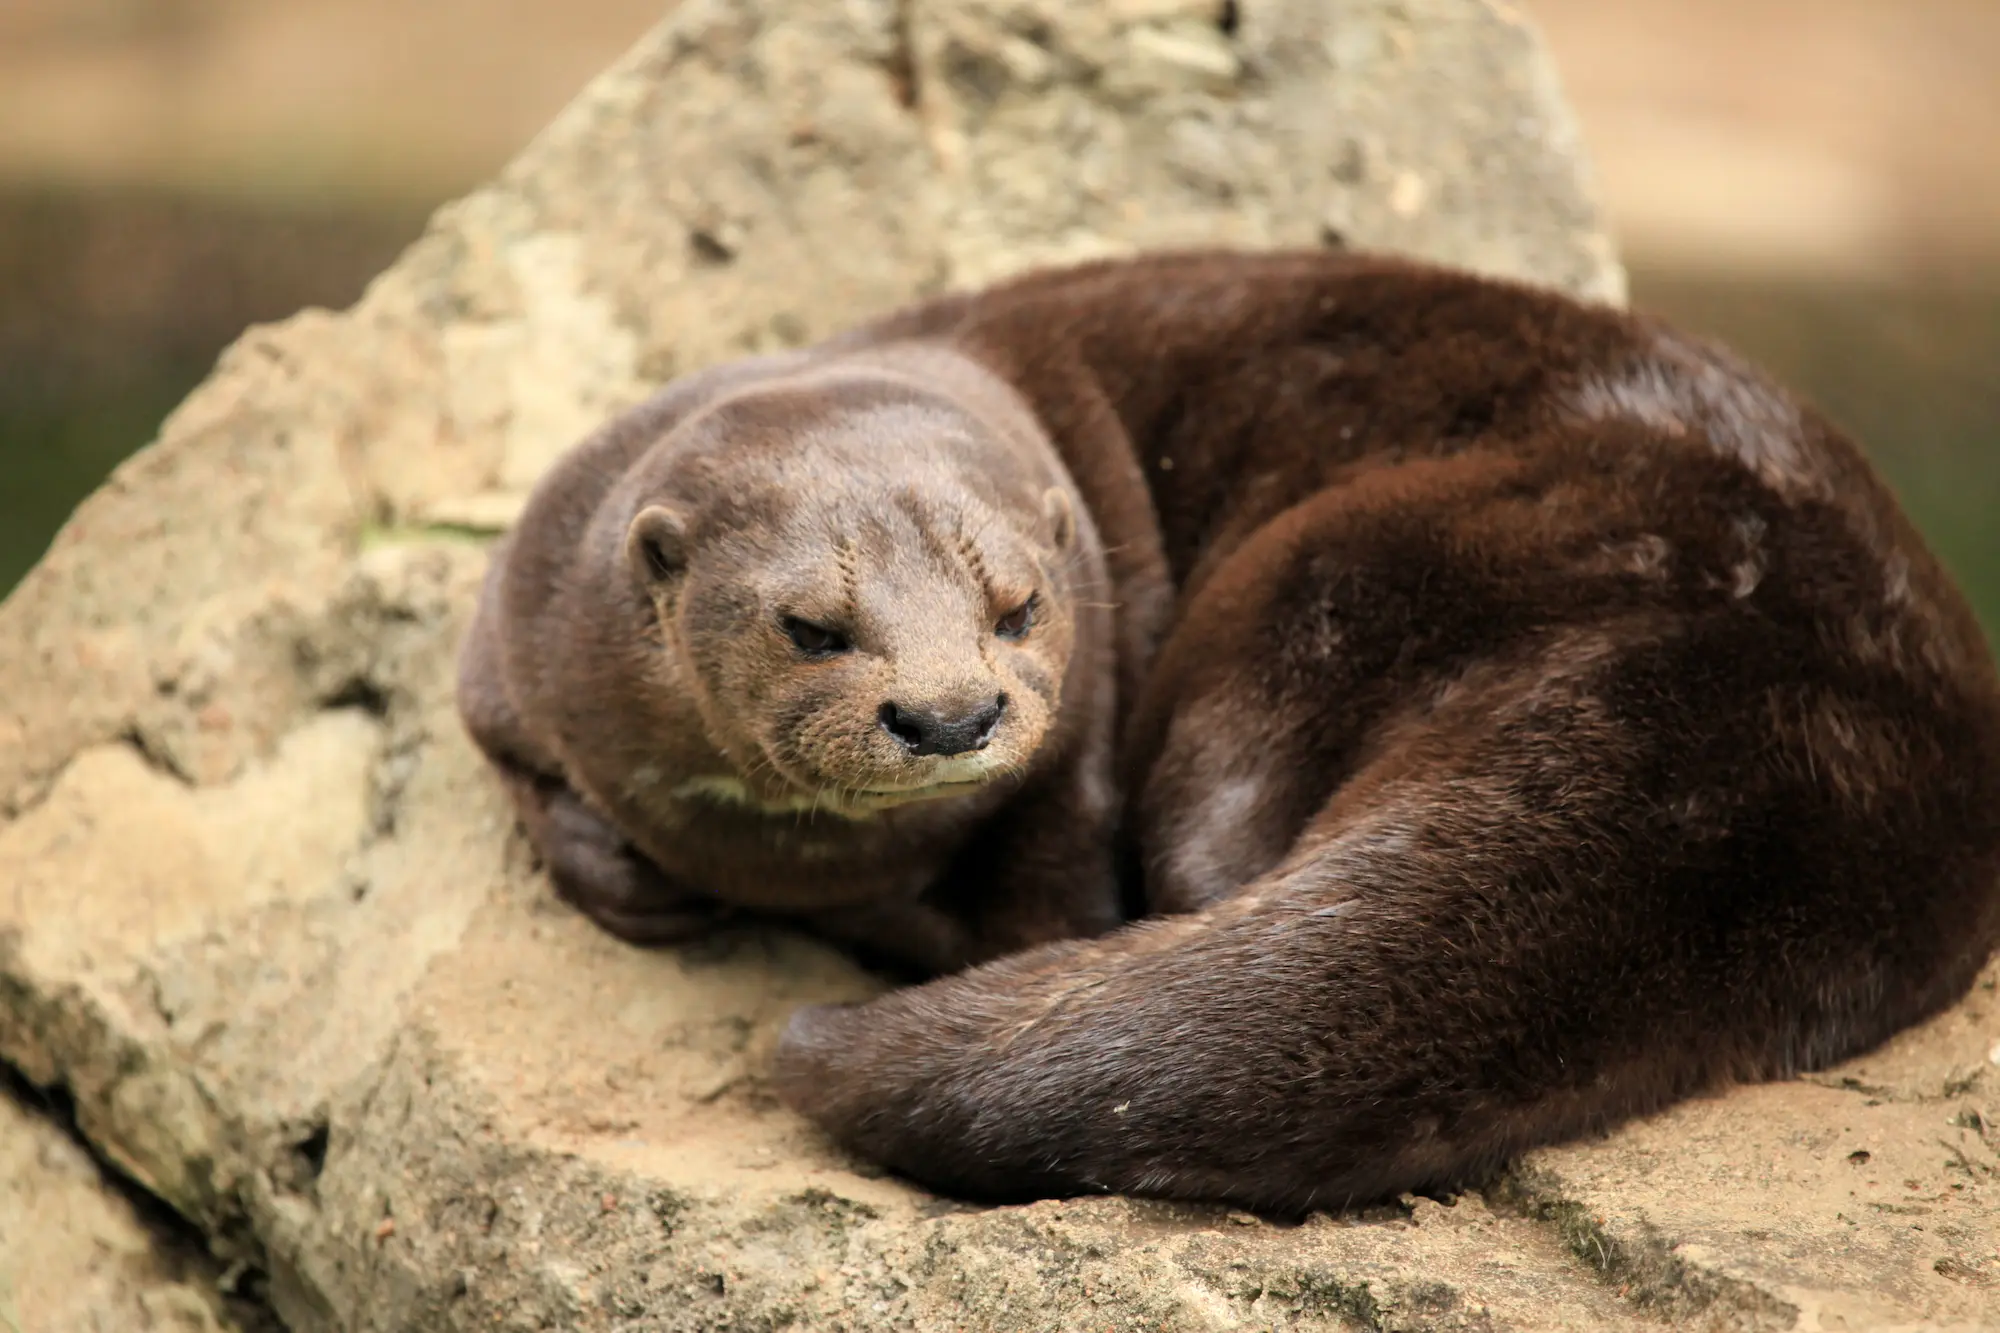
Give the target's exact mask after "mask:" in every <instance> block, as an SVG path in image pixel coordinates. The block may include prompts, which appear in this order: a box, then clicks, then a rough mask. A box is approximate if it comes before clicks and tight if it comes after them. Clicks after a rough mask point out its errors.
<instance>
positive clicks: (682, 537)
mask: <svg viewBox="0 0 2000 1333" xmlns="http://www.w3.org/2000/svg"><path fill="white" fill-rule="evenodd" d="M625 558H626V559H627V560H629V561H630V562H631V564H632V570H633V572H634V573H636V574H637V575H638V576H639V577H640V579H642V580H644V581H646V582H648V583H661V582H664V581H665V580H667V579H670V578H672V577H673V576H674V575H676V574H678V573H680V572H681V569H682V567H683V566H684V565H686V563H687V524H686V523H684V522H683V521H682V520H681V516H680V515H679V514H676V513H675V512H674V511H673V510H671V509H667V508H664V507H662V506H660V505H647V506H646V507H645V508H644V509H641V510H640V511H639V516H638V517H637V518H635V519H633V520H632V526H631V527H629V528H627V529H626V530H625Z"/></svg>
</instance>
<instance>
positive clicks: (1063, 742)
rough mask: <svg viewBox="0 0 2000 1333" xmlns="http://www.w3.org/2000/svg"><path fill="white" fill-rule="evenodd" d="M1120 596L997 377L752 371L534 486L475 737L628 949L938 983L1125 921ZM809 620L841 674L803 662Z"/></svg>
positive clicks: (686, 394) (559, 880)
mask: <svg viewBox="0 0 2000 1333" xmlns="http://www.w3.org/2000/svg"><path fill="white" fill-rule="evenodd" d="M1105 578H1106V574H1105V569H1104V564H1103V557H1102V554H1101V549H1100V543H1099V539H1098V537H1097V534H1096V529H1095V526H1094V524H1093V522H1092V520H1091V517H1090V515H1089V513H1088V512H1087V511H1085V509H1084V508H1083V505H1082V502H1081V498H1080V497H1078V496H1077V495H1076V493H1075V490H1074V488H1073V486H1072V485H1071V483H1070V481H1069V479H1068V477H1067V476H1066V475H1065V474H1064V471H1063V468H1062V465H1061V463H1060V461H1059V460H1058V459H1057V458H1056V456H1055V454H1054V453H1053V452H1052V451H1051V450H1050V448H1049V446H1048V442H1047V440H1046V438H1045V437H1044V436H1043V435H1042V433H1041V431H1040V430H1039V428H1038V427H1037V426H1036V424H1035V422H1034V419H1033V417H1032V415H1031V414H1030V413H1029V412H1028V410H1027V408H1026V406H1025V404H1023V403H1022V402H1021V401H1020V400H1019V398H1018V397H1017V396H1016V395H1015V394H1014V393H1013V392H1012V391H1011V390H1010V389H1009V388H1008V387H1007V386H1006V385H1005V384H1004V383H1003V382H1001V381H999V380H997V379H996V378H994V377H993V376H992V375H991V374H990V373H989V372H987V371H985V370H983V369H981V368H980V367H979V366H978V365H977V364H976V363H974V362H971V361H969V360H967V359H966V358H963V357H961V356H958V355H956V354H953V353H950V352H948V351H943V350H940V349H926V348H920V347H908V348H901V349H890V350H886V351H882V352H880V353H865V354H855V355H847V356H841V357H829V356H823V355H820V356H816V355H811V354H807V355H796V354H795V355H788V356H782V357H775V358H764V359H759V360H754V361H749V362H744V363H740V364H736V365H731V366H725V367H721V368H718V369H716V370H712V371H710V372H708V373H706V374H703V375H698V376H695V377H692V378H690V379H688V380H685V381H682V382H680V383H678V384H676V385H674V386H671V387H670V388H668V389H667V390H666V391H664V392H663V393H661V394H660V395H658V396H657V397H655V398H654V399H653V400H651V401H650V402H648V403H647V404H645V405H644V406H642V407H640V408H639V409H637V410H635V411H634V412H632V413H631V414H629V415H627V416H626V417H624V418H622V419H620V420H618V421H615V422H613V423H612V424H610V425H609V426H608V427H606V428H605V429H604V430H603V431H601V432H599V433H598V434H597V435H596V436H595V437H593V438H592V439H590V440H588V441H585V442H584V443H583V444H582V445H580V446H579V447H578V448H577V449H576V450H574V451H573V452H572V453H571V454H569V455H568V456H567V457H565V458H564V459H563V460H562V461H561V463H559V465H558V466H557V467H556V468H555V469H554V471H553V472H552V473H551V474H550V476H549V477H548V478H547V479H546V480H545V481H544V482H543V483H542V485H541V486H540V487H539V488H538V490H537V491H536V493H535V495H534V496H533V497H532V498H531V500H530V502H529V505H528V507H527V510H526V511H525V513H524V514H523V516H522V518H521V521H520V523H519V524H518V525H517V527H516V528H515V529H514V531H513V532H512V533H511V534H510V535H509V537H508V538H507V539H506V540H505V542H504V543H503V544H502V546H501V547H500V549H499V550H498V551H497V553H496V555H495V558H494V562H493V565H492V569H491V572H490V574H489V576H488V579H487V583H486V587H485V591H484V594H483V596H482V598H481V601H480V606H479V609H478V612H477V615H476V616H475V619H474V623H473V626H472V629H471V632H470V634H469V636H468V639H467V642H466V645H465V649H464V653H463V656H462V659H461V674H460V688H459V702H460V709H461V712H462V713H463V715H464V718H465V721H466V723H467V726H468V729H469V730H470V731H471V733H472V735H473V737H474V738H475V739H476V740H477V741H478V743H479V745H480V746H481V748H482V749H483V750H484V751H485V752H486V753H487V755H488V756H489V757H490V758H491V759H492V760H493V762H494V764H495V765H496V767H497V768H498V769H499V771H500V772H501V774H502V775H503V776H504V777H505V778H506V780H507V782H508V786H509V788H510V790H511V792H512V794H513V796H514V798H515V803H516V806H517V808H518V809H519V811H520V813H521V816H522V820H523V823H524V824H525V826H526V828H527V831H528V835H529V837H530V840H531V841H532V843H533V844H534V846H535V848H536V850H537V851H538V852H539V854H540V855H541V858H542V859H543V861H544V862H545V863H546V864H547V866H548V868H549V870H550V873H551V876H552V878H553V879H554V881H555V884H556V887H557V888H558V890H559V891H560V892H561V893H562V894H563V896H565V897H566V898H568V899H569V900H570V901H572V902H574V903H575V904H576V905H577V906H579V907H580V908H582V909H583V910H584V911H585V912H586V913H587V914H589V915H590V916H591V917H592V918H593V919H595V920H596V921H598V922H599V923H600V924H602V925H603V926H604V927H605V928H607V929H609V930H611V931H613V932H614V933H616V934H619V935H621V936H623V937H625V938H627V939H631V940H636V941H648V942H650V941H658V940H665V939H672V938H677V937H680V936H683V935H687V934H690V933H692V932H694V931H697V930H700V929H702V928H703V927H704V926H706V925H708V924H710V923H711V922H713V921H714V920H715V919H716V917H717V915H718V913H720V912H721V911H723V910H725V909H730V908H747V909H753V910H757V911H761V912H767V913H775V914H779V915H784V916H789V917H793V918H797V919H800V920H802V921H804V922H806V923H807V924H809V925H811V926H813V927H815V928H817V929H819V930H821V931H824V932H825V933H828V934H830V935H833V936H835V937H837V938H841V939H844V940H847V941H850V942H852V943H854V944H855V945H857V946H860V947H863V948H864V949H866V950H869V951H872V952H874V953H875V954H876V955H877V956H879V957H881V958H882V960H883V961H887V962H890V963H894V964H898V965H901V966H904V967H908V968H914V969H916V970H918V971H920V972H922V973H924V974H930V973H934V972H938V971H944V970H949V969H951V968H955V967H959V966H963V965H964V964H966V963H968V962H971V961H974V960H977V959H981V958H987V957H992V956H994V955H996V954H999V953H1003V952H1006V951H1008V950H1010V949H1016V948H1020V947H1022V946H1024V945H1027V944H1031V943H1036V942H1039V941H1043V940H1049V939H1059V938H1063V937H1066V936H1071V935H1077V934H1090V933H1093V932H1096V931H1100V930H1103V929H1107V928H1109V927H1110V926H1112V925H1115V924H1116V923H1117V922H1118V920H1119V915H1118V885H1117V878H1116V874H1115V871H1114V867H1113V862H1112V854H1113V836H1112V829H1113V822H1114V821H1115V819H1116V818H1117V815H1118V803H1117V797H1116V793H1115V790H1114V788H1113V785H1112V761H1113V756H1112V720H1113V718H1114V716H1115V714H1116V711H1117V708H1118V704H1119V701H1118V698H1117V696H1116V693H1115V690H1116V686H1115V679H1116V676H1117V674H1118V665H1117V663H1116V660H1115V655H1116V649H1115V646H1114V643H1113V635H1112V627H1111V616H1110V613H1109V607H1108V603H1107V602H1106V599H1105V587H1104V583H1105ZM1030 594H1033V595H1034V599H1035V600H1034V604H1033V610H1032V613H1031V617H1030V618H1028V619H1026V620H1024V621H1023V624H1024V625H1025V628H1024V629H1023V631H1022V632H1021V633H1020V634H1019V635H1015V634H1013V633H1012V632H1011V629H1009V626H1010V625H1011V623H1012V622H1011V621H1010V620H1009V617H1010V616H1012V617H1013V618H1014V619H1016V620H1020V619H1022V613H1021V612H1020V611H1019V608H1020V607H1021V606H1023V605H1024V604H1025V603H1026V600H1027V599H1028V597H1029V595H1030ZM800 620H803V621H806V622H809V623H810V624H811V625H814V626H818V627H819V631H824V630H826V629H827V628H829V627H831V628H832V629H834V630H837V631H838V632H839V633H840V634H842V635H844V636H845V637H846V638H847V639H848V640H851V650H849V651H828V652H814V651H809V650H808V649H807V647H806V646H805V645H802V644H801V643H798V642H795V641H794V640H793V638H792V637H790V635H791V633H792V631H791V630H790V629H789V628H788V627H789V626H791V625H793V624H794V623H795V622H796V621H800ZM1003 629H1007V630H1008V631H1009V632H1007V633H1003V632H1002V630H1003ZM819 631H813V632H815V633H816V632H819ZM920 724H921V725H920ZM925 725H931V726H932V730H931V731H929V732H926V731H925V730H924V726H925ZM938 728H943V729H942V730H939V729H938ZM982 731H983V732H984V737H985V738H984V739H983V740H978V739H975V737H976V736H977V735H978V734H979V733H981V732H982ZM899 735H900V736H903V737H905V738H906V739H898V736H899ZM926 737H929V738H930V739H929V740H926V739H925V738H926ZM940 738H942V739H940ZM932 741H935V742H936V743H937V745H938V746H944V747H946V748H944V749H942V750H936V749H935V747H933V748H931V749H927V748H924V747H925V746H927V745H930V744H931V742H932ZM949 746H957V747H960V748H959V749H958V750H952V749H950V748H949ZM974 746H976V747H977V748H966V747H974ZM913 747H916V748H914V749H913Z"/></svg>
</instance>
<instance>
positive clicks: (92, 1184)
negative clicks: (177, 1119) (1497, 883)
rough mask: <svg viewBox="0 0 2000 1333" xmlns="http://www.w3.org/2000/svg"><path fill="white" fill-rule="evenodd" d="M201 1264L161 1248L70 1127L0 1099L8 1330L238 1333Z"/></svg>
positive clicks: (0, 1259)
mask: <svg viewBox="0 0 2000 1333" xmlns="http://www.w3.org/2000/svg"><path fill="white" fill-rule="evenodd" d="M202 1257H204V1256H202V1255H200V1254H199V1253H198V1252H197V1253H196V1254H193V1255H190V1254H187V1253H186V1252H185V1251H180V1252H176V1250H175V1248H174V1247H170V1246H163V1245H162V1244H160V1242H159V1239H158V1237H157V1236H156V1234H155V1229H154V1228H152V1227H149V1226H147V1225H146V1223H145V1221H144V1220H143V1219H142V1218H141V1217H140V1216H139V1215H138V1213H137V1211H136V1210H135V1209H134V1208H133V1206H132V1205H131V1203H130V1202H128V1201H127V1200H126V1199H124V1198H121V1197H120V1196H119V1195H118V1194H117V1193H116V1192H114V1191H112V1190H111V1189H109V1188H107V1187H106V1186H105V1185H104V1184H103V1175H102V1173H101V1172H100V1170H99V1168H98V1166H97V1164H96V1163H95V1162H93V1161H91V1159H90V1156H89V1154H87V1153H86V1152H85V1151H84V1150H83V1148H82V1147H81V1146H79V1145H78V1144H77V1143H76V1142H75V1140H73V1139H72V1138H70V1137H69V1136H68V1135H67V1134H66V1133H65V1132H64V1131H63V1130H62V1128H61V1127H59V1126H58V1125H57V1124H56V1123H54V1122H53V1121H52V1120H49V1119H47V1118H45V1117H42V1116H39V1115H36V1114H33V1113H32V1112H30V1111H29V1110H28V1109H27V1108H26V1107H24V1106H21V1105H19V1104H17V1103H16V1102H13V1101H10V1100H7V1099H6V1098H4V1097H0V1329H4V1330H6V1331H7V1333H42V1330H47V1329H65V1330H66V1329H78V1330H85V1329H87V1330H90V1333H234V1330H235V1328H236V1325H235V1324H234V1323H233V1322H232V1321H231V1320H230V1318H229V1316H228V1312H227V1311H226V1310H225V1309H224V1308H223V1303H222V1302H221V1301H220V1300H219V1299H218V1298H217V1295H218V1294H217V1292H216V1283H215V1280H214V1275H213V1274H212V1273H210V1272H208V1271H205V1270H206V1269H207V1267H208V1266H207V1265H204V1264H202V1263H201V1262H200V1260H201V1258H202Z"/></svg>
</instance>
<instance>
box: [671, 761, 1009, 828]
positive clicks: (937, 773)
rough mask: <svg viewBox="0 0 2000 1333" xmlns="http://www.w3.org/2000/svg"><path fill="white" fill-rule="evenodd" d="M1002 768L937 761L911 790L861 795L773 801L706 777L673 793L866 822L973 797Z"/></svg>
mask: <svg viewBox="0 0 2000 1333" xmlns="http://www.w3.org/2000/svg"><path fill="white" fill-rule="evenodd" d="M1003 768H1004V765H1003V764H1002V763H1001V762H1000V761H999V760H998V759H996V758H993V757H990V756H988V755H985V754H983V753H982V754H970V755H955V756H953V757H952V758H949V759H940V760H938V761H937V762H936V763H935V764H933V765H932V766H931V767H930V768H929V770H928V771H926V772H925V774H924V776H923V779H922V781H920V782H917V783H913V784H911V785H909V786H903V787H881V788H874V789H868V790H861V791H856V790H854V789H852V788H846V789H842V790H839V791H835V790H833V789H832V788H828V789H826V790H823V791H819V792H792V793H788V794H786V795H784V796H781V797H779V798H777V799H775V800H773V799H771V798H769V797H765V796H761V795H759V794H758V793H756V792H753V791H752V790H750V788H749V787H748V786H746V785H744V783H743V781H742V779H740V778H736V777H730V776H726V775H723V774H707V775H704V776H702V777H698V778H689V779H688V780H687V781H685V782H682V783H679V784H677V785H676V786H675V787H674V789H673V793H672V794H673V796H674V798H675V799H676V800H683V801H686V800H698V801H709V802H713V803H715V804H718V805H733V806H737V807H740V808H743V809H747V810H755V811H758V812H760V813H762V814H767V815H813V814H827V815H838V816H840V817H842V818H845V819H867V818H870V817H872V816H874V815H876V814H879V813H880V812H882V811H884V810H893V809H895V808H896V807H897V806H899V805H910V804H913V803H915V802H917V801H936V800H944V799H948V798H950V797H953V796H965V795H969V794H971V793H972V792H973V791H975V790H977V789H978V788H979V787H980V786H982V785H984V784H985V783H986V782H987V781H988V780H990V779H992V778H994V777H997V776H999V774H1000V773H1001V771H1002V770H1003Z"/></svg>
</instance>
